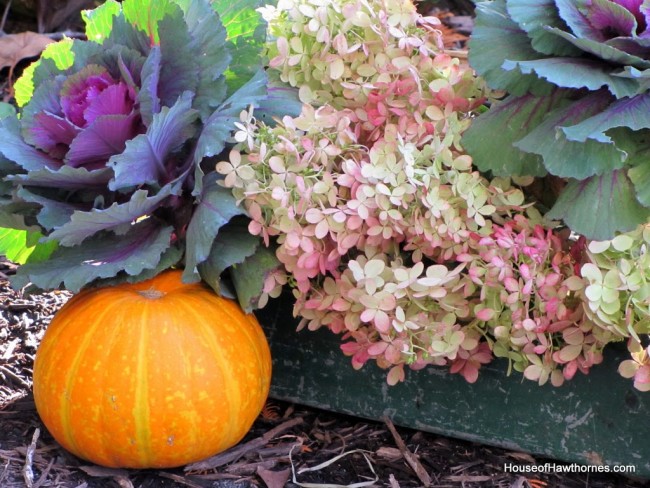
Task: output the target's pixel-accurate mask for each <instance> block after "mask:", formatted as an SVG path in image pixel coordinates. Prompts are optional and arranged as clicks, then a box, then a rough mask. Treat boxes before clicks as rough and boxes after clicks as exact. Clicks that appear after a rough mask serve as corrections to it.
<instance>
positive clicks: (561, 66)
mask: <svg viewBox="0 0 650 488" xmlns="http://www.w3.org/2000/svg"><path fill="white" fill-rule="evenodd" d="M503 69H505V70H507V71H512V70H517V69H519V71H521V73H524V74H530V73H535V74H536V75H537V76H539V77H540V78H543V79H545V80H548V81H549V82H550V83H553V84H554V85H556V86H559V87H560V88H587V89H588V90H592V91H594V90H598V89H600V88H602V87H607V88H608V89H609V91H610V92H611V93H612V95H614V96H615V97H616V98H622V97H629V96H633V95H636V94H637V93H639V89H640V86H639V83H638V81H637V80H635V79H632V78H623V77H621V76H617V75H615V74H613V73H614V72H615V71H617V70H618V69H619V68H618V67H616V66H608V65H607V64H606V63H603V62H602V61H600V60H596V59H589V58H586V57H584V58H560V57H555V58H548V59H535V60H532V61H505V62H504V63H503Z"/></svg>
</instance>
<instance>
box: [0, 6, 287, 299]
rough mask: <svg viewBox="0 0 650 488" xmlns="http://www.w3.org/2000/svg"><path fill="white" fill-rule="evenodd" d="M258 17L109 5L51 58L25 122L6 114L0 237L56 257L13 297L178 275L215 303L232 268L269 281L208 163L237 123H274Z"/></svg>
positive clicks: (34, 266)
mask: <svg viewBox="0 0 650 488" xmlns="http://www.w3.org/2000/svg"><path fill="white" fill-rule="evenodd" d="M254 7H256V4H254V3H253V2H250V1H245V2H239V3H238V4H237V5H234V4H232V3H231V2H225V1H216V2H212V3H210V2H209V1H208V0H174V1H172V0H162V1H153V0H125V1H123V2H121V3H118V2H116V1H114V0H108V1H107V2H106V3H104V4H103V5H102V6H101V7H99V8H98V9H96V10H94V11H88V12H86V13H85V16H84V18H85V21H86V25H87V30H86V32H87V36H88V39H89V40H88V41H81V40H69V39H66V40H64V41H61V42H59V43H57V44H52V45H50V46H49V47H48V49H47V50H46V51H45V52H44V54H43V57H42V59H41V60H40V61H39V62H38V63H37V64H36V65H33V66H32V67H30V68H29V69H28V70H27V72H26V73H25V75H24V76H23V77H22V78H21V79H20V80H19V81H18V83H17V93H16V99H17V101H18V104H19V105H20V110H19V112H18V113H15V111H14V110H13V109H12V108H11V107H10V106H8V105H6V104H5V105H3V107H2V110H1V111H0V115H1V118H0V141H1V142H0V176H2V178H0V179H2V180H3V182H2V183H1V186H0V196H1V198H0V225H2V226H5V227H13V228H18V229H25V230H27V231H28V232H29V233H30V235H36V236H39V237H41V236H42V237H41V241H42V242H43V243H49V244H48V252H51V255H49V256H48V255H47V253H43V252H41V253H40V255H38V259H33V260H32V262H27V264H25V265H24V266H21V267H20V269H19V271H18V275H17V277H16V279H15V285H16V286H22V285H25V284H26V283H28V282H31V283H33V284H34V285H36V286H37V287H40V288H57V287H59V286H60V285H61V284H63V285H64V286H65V287H66V288H68V289H70V290H73V291H77V290H79V289H80V288H81V287H82V286H84V285H87V284H89V283H94V282H96V281H97V280H100V279H118V280H120V279H122V280H123V279H128V280H141V279H144V278H147V277H150V276H153V275H154V274H156V273H158V272H160V271H162V270H163V269H165V268H168V267H171V266H174V265H182V266H184V268H185V274H184V279H185V280H190V281H192V280H198V279H201V278H202V279H203V280H204V281H206V282H207V283H209V284H210V285H212V286H213V287H214V288H215V289H219V285H220V281H219V277H220V275H221V272H222V271H223V270H225V269H226V268H228V267H229V266H231V265H233V264H235V263H238V264H239V265H240V266H241V267H242V268H243V271H242V272H246V271H244V270H245V269H246V268H247V267H248V266H249V265H250V264H251V263H253V264H252V268H251V269H252V271H251V269H249V270H248V271H247V272H248V273H252V274H253V276H262V275H263V272H264V269H265V264H264V263H265V262H267V261H268V257H267V258H264V256H263V255H257V256H256V257H253V255H254V254H255V252H256V251H257V250H258V240H257V239H255V238H253V237H252V236H250V235H249V234H248V233H247V232H246V231H245V227H244V228H243V230H242V227H241V225H239V224H238V221H237V218H238V217H237V216H239V215H240V214H242V210H241V209H240V208H239V207H237V206H236V205H235V201H234V199H233V197H232V195H231V194H230V192H229V191H226V190H224V189H223V188H222V187H221V186H219V185H218V184H217V179H218V176H217V175H216V174H215V172H214V163H210V158H211V157H213V156H215V155H218V154H219V153H220V152H221V151H222V150H223V149H224V147H225V146H226V144H227V143H228V142H229V141H230V140H231V132H232V131H233V130H234V129H235V125H234V124H235V122H236V121H237V120H238V116H239V113H240V111H241V110H242V109H244V108H247V107H256V108H258V109H259V111H260V114H264V113H266V114H267V115H268V116H270V115H272V114H274V111H273V110H274V109H273V96H272V95H269V90H268V81H267V78H266V74H265V72H264V70H263V62H262V57H261V55H260V49H261V47H262V44H263V41H264V36H265V29H264V26H263V23H262V21H261V18H260V16H259V14H258V13H257V12H255V11H254ZM286 102H290V100H289V99H286V100H283V104H284V105H283V106H287V103H286ZM289 106H290V104H289ZM32 241H33V239H32ZM53 249H54V250H53ZM264 250H265V248H264ZM44 254H45V255H44ZM45 258H47V259H45ZM265 259H266V261H265ZM247 261H248V264H246V262H247ZM268 264H269V265H274V264H275V262H274V261H273V260H272V259H271V260H270V261H269V262H268ZM258 273H262V274H258ZM260 280H261V278H260ZM240 284H241V283H240ZM235 285H237V283H235ZM254 294H255V293H254V291H253V290H242V292H241V293H240V298H242V297H244V298H243V300H244V302H245V304H246V305H248V303H247V301H248V299H250V298H252V295H254Z"/></svg>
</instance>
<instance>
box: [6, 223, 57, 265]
mask: <svg viewBox="0 0 650 488" xmlns="http://www.w3.org/2000/svg"><path fill="white" fill-rule="evenodd" d="M41 237H42V234H40V233H38V232H28V231H25V230H17V229H5V228H0V255H2V256H6V257H7V259H9V260H10V261H13V262H14V263H18V264H25V263H26V262H27V261H42V260H43V259H46V258H47V256H49V255H50V254H51V253H52V252H53V251H54V250H55V249H56V247H57V244H56V242H50V243H47V244H42V243H39V242H38V240H39V239H40V238H41Z"/></svg>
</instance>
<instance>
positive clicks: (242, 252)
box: [198, 218, 262, 293]
mask: <svg viewBox="0 0 650 488" xmlns="http://www.w3.org/2000/svg"><path fill="white" fill-rule="evenodd" d="M261 244H262V241H261V239H260V238H259V237H257V236H254V235H252V234H251V233H250V232H248V221H247V219H242V220H239V219H236V218H235V219H233V220H231V221H230V222H229V223H228V224H226V225H224V226H223V227H222V228H221V229H220V230H219V234H217V237H216V238H215V240H214V243H213V244H212V249H211V250H210V255H209V256H208V258H207V259H206V260H205V261H204V262H202V263H201V264H199V267H198V269H199V273H200V275H201V279H202V280H203V281H204V282H205V283H207V284H208V285H210V286H211V287H212V288H213V289H214V290H215V291H216V292H217V293H220V292H221V291H222V289H221V274H222V273H223V272H224V271H225V270H226V269H228V268H230V267H231V266H233V265H235V264H241V263H243V262H244V260H245V259H246V258H247V257H249V256H252V255H253V254H254V253H255V251H256V250H257V248H258V247H259V246H260V245H261Z"/></svg>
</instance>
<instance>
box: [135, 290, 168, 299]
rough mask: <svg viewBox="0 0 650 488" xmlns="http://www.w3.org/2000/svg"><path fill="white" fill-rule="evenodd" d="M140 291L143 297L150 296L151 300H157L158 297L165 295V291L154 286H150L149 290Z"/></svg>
mask: <svg viewBox="0 0 650 488" xmlns="http://www.w3.org/2000/svg"><path fill="white" fill-rule="evenodd" d="M138 293H139V294H140V295H142V296H143V297H145V298H148V299H149V300H155V299H157V298H162V297H164V296H165V293H163V292H162V291H160V290H156V289H155V288H153V287H151V288H149V289H148V290H140V291H138Z"/></svg>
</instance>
